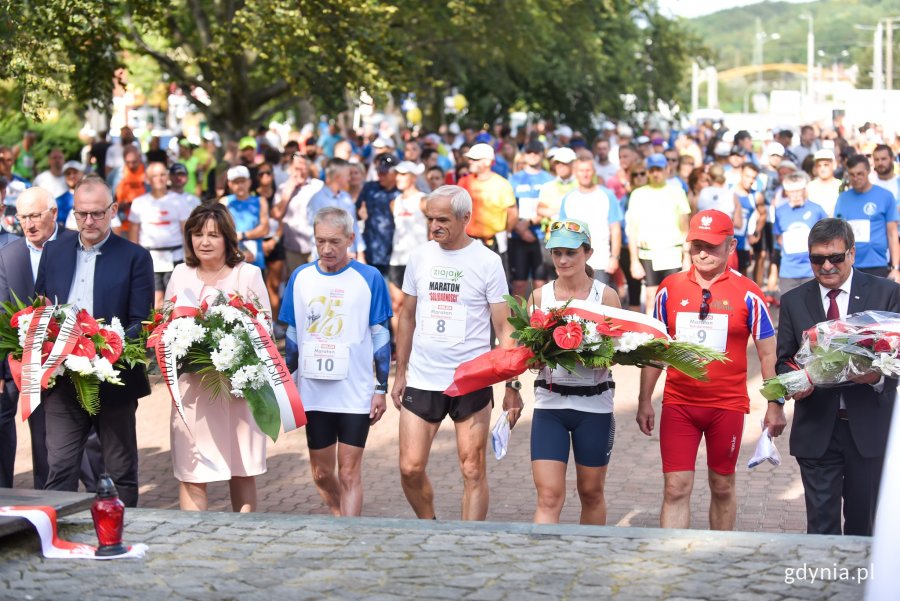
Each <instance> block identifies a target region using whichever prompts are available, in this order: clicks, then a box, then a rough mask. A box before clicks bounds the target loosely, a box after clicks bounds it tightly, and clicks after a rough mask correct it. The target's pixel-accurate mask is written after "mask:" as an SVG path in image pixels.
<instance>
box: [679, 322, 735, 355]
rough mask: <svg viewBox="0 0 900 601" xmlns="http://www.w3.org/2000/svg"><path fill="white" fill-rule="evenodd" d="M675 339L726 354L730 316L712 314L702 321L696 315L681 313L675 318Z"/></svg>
mask: <svg viewBox="0 0 900 601" xmlns="http://www.w3.org/2000/svg"><path fill="white" fill-rule="evenodd" d="M675 339H676V340H679V341H682V342H693V343H694V344H702V345H703V346H705V347H708V348H711V349H713V350H716V351H719V352H725V346H726V344H727V343H728V316H727V315H723V314H721V313H711V314H709V315H708V316H707V317H706V319H700V318H699V316H698V315H697V314H696V313H679V314H678V317H676V318H675Z"/></svg>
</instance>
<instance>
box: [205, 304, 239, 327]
mask: <svg viewBox="0 0 900 601" xmlns="http://www.w3.org/2000/svg"><path fill="white" fill-rule="evenodd" d="M207 314H209V315H221V316H222V319H224V320H225V323H235V322H239V321H240V320H241V316H242V315H243V313H241V311H240V310H239V309H235V308H234V307H232V306H231V305H216V306H214V307H210V308H209V311H207Z"/></svg>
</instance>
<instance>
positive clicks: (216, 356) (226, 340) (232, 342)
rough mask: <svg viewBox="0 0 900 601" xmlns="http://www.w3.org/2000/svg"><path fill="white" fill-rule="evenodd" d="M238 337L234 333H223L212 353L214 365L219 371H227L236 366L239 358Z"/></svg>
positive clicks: (211, 357)
mask: <svg viewBox="0 0 900 601" xmlns="http://www.w3.org/2000/svg"><path fill="white" fill-rule="evenodd" d="M238 354H239V353H238V339H237V336H235V335H234V334H222V336H221V337H220V338H219V340H218V343H217V347H216V349H215V350H214V351H213V352H212V353H210V359H212V362H213V365H214V366H215V368H216V369H217V370H218V371H227V370H229V369H231V368H233V367H234V363H235V361H236V360H237V358H238Z"/></svg>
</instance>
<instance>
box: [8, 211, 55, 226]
mask: <svg viewBox="0 0 900 601" xmlns="http://www.w3.org/2000/svg"><path fill="white" fill-rule="evenodd" d="M49 210H51V209H49V208H47V209H44V210H43V211H38V212H37V213H28V214H27V215H20V214H16V219H18V220H19V223H25V222H26V221H31V222H32V223H34V222H36V221H40V219H41V217H43V215H44V213H46V212H47V211H49Z"/></svg>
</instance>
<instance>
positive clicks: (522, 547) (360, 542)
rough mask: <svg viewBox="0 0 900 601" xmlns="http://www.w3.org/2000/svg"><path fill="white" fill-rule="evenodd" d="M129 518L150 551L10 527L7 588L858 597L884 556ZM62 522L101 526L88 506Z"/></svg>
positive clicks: (526, 533)
mask: <svg viewBox="0 0 900 601" xmlns="http://www.w3.org/2000/svg"><path fill="white" fill-rule="evenodd" d="M126 522H127V523H126V528H125V532H126V536H127V540H128V541H131V542H139V541H140V542H145V543H147V544H149V545H150V550H149V552H148V554H147V555H146V556H145V558H144V559H139V560H122V561H115V562H108V561H107V562H102V561H90V560H69V561H65V560H45V559H42V558H41V557H40V555H39V547H38V543H37V537H36V536H35V535H34V534H25V533H22V534H18V535H15V536H14V537H9V538H6V539H4V540H3V545H2V546H0V599H3V600H5V599H17V600H20V599H29V600H32V599H33V600H44V599H47V600H52V601H66V600H68V599H98V600H99V599H141V600H155V599H167V600H168V599H191V600H208V599H222V600H225V599H240V600H242V601H245V600H246V601H253V600H261V601H272V600H273V599H290V600H304V599H338V600H340V599H348V600H356V599H365V600H366V601H378V600H384V601H387V600H401V599H402V600H406V599H452V600H458V599H473V600H482V601H491V600H499V599H514V600H515V601H530V600H533V599H535V600H536V599H591V600H596V599H628V600H641V599H668V600H670V601H674V600H679V599H680V600H687V599H694V600H705V599H728V600H730V601H743V600H754V601H756V600H758V599H772V600H787V599H816V600H824V599H834V600H840V601H846V600H850V599H859V598H862V595H863V592H864V590H863V587H864V583H863V582H861V581H864V580H865V577H866V576H868V574H870V573H871V569H872V566H871V565H870V564H869V540H868V539H864V538H857V537H833V536H806V535H788V534H759V533H757V534H748V533H719V532H708V531H704V532H698V531H686V530H669V531H662V530H660V529H644V528H613V527H605V528H601V527H587V526H532V525H530V524H498V523H484V524H471V523H465V524H464V523H461V522H431V521H414V520H393V519H381V518H362V519H346V520H341V519H332V518H323V517H310V516H289V515H278V514H274V513H269V514H256V515H241V516H234V515H229V514H225V513H207V514H197V513H186V512H177V511H166V510H149V509H139V510H130V511H129V512H128V513H127V514H126ZM62 535H63V536H65V537H67V538H70V539H73V540H77V541H82V542H95V540H96V539H95V538H94V536H93V531H92V527H91V523H90V518H89V517H88V515H87V513H81V514H78V515H75V516H70V517H68V518H65V519H64V520H63V521H62ZM823 569H824V570H826V571H825V572H823ZM844 570H846V571H844Z"/></svg>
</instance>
